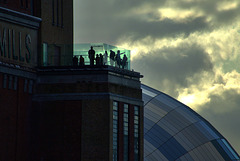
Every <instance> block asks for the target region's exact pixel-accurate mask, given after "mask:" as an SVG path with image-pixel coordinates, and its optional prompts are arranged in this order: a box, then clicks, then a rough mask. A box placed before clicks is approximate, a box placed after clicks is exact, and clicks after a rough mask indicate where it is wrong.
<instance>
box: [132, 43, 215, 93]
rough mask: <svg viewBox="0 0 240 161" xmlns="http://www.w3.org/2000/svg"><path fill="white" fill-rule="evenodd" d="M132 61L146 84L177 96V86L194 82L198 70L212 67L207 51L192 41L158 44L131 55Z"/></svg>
mask: <svg viewBox="0 0 240 161" xmlns="http://www.w3.org/2000/svg"><path fill="white" fill-rule="evenodd" d="M132 63H133V68H134V69H139V71H141V73H142V74H143V75H144V82H145V83H146V84H148V85H152V86H154V87H155V88H158V89H161V90H165V91H166V92H167V93H171V95H174V96H177V93H176V92H177V90H176V89H177V88H186V87H188V86H190V85H191V84H192V83H196V82H197V81H199V80H201V79H200V78H198V76H199V75H201V74H200V73H203V72H206V71H207V72H211V71H212V69H213V65H212V63H211V60H210V57H209V56H208V54H207V53H206V52H205V51H204V50H203V49H202V48H201V47H199V46H197V45H196V44H193V45H189V44H182V45H181V46H179V47H165V48H161V49H159V50H155V51H153V52H152V53H148V54H147V55H143V56H140V57H138V58H135V59H134V60H133V62H132ZM192 79H194V81H193V80H192Z"/></svg>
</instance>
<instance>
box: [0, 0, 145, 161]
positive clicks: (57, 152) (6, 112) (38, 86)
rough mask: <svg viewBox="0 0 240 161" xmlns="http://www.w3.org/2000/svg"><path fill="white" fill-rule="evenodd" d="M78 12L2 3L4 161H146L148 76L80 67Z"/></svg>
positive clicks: (43, 1)
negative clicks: (75, 61)
mask: <svg viewBox="0 0 240 161" xmlns="http://www.w3.org/2000/svg"><path fill="white" fill-rule="evenodd" d="M72 10H73V2H72V0H14V1H9V0H2V1H0V113H1V116H0V142H1V144H0V161H7V160H9V161H14V160H16V161H61V160H62V161H69V160H82V161H94V160H96V161H99V160H102V161H106V160H119V161H120V160H143V130H142V129H143V123H142V119H143V110H142V105H143V102H142V92H141V83H140V78H141V77H142V76H141V75H140V74H139V73H137V72H134V71H129V70H127V69H121V68H117V67H113V66H108V65H100V66H96V65H94V66H89V65H85V66H82V67H80V66H77V67H73V66H72V58H73V45H72V44H73V13H72V12H69V11H72Z"/></svg>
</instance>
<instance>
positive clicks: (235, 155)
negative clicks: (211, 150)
mask: <svg viewBox="0 0 240 161" xmlns="http://www.w3.org/2000/svg"><path fill="white" fill-rule="evenodd" d="M222 142H223V143H224V144H225V145H226V147H227V148H228V150H229V151H230V152H231V153H232V154H233V156H234V159H239V157H238V156H237V154H236V153H235V152H234V150H233V149H232V148H231V147H230V146H229V144H228V143H227V141H226V140H225V139H222Z"/></svg>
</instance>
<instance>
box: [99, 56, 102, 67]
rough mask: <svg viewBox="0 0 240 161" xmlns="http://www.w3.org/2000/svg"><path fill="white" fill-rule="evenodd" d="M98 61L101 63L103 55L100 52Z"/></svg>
mask: <svg viewBox="0 0 240 161" xmlns="http://www.w3.org/2000/svg"><path fill="white" fill-rule="evenodd" d="M99 63H100V65H103V55H102V54H101V53H100V57H99Z"/></svg>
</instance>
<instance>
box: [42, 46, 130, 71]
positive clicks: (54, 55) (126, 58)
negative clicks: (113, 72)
mask: <svg viewBox="0 0 240 161" xmlns="http://www.w3.org/2000/svg"><path fill="white" fill-rule="evenodd" d="M91 47H92V50H94V53H95V54H94V55H93V57H92V58H93V60H92V61H93V62H92V64H91V63H90V55H89V50H91ZM41 52H42V54H41V61H40V67H54V66H55V67H56V66H58V67H60V68H61V66H74V67H78V68H85V69H86V68H93V67H96V66H98V67H100V66H112V67H116V68H121V69H126V70H131V51H130V50H127V49H123V48H119V47H116V46H112V45H108V44H104V43H87V44H73V45H61V44H53V45H51V44H43V45H42V49H41Z"/></svg>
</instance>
